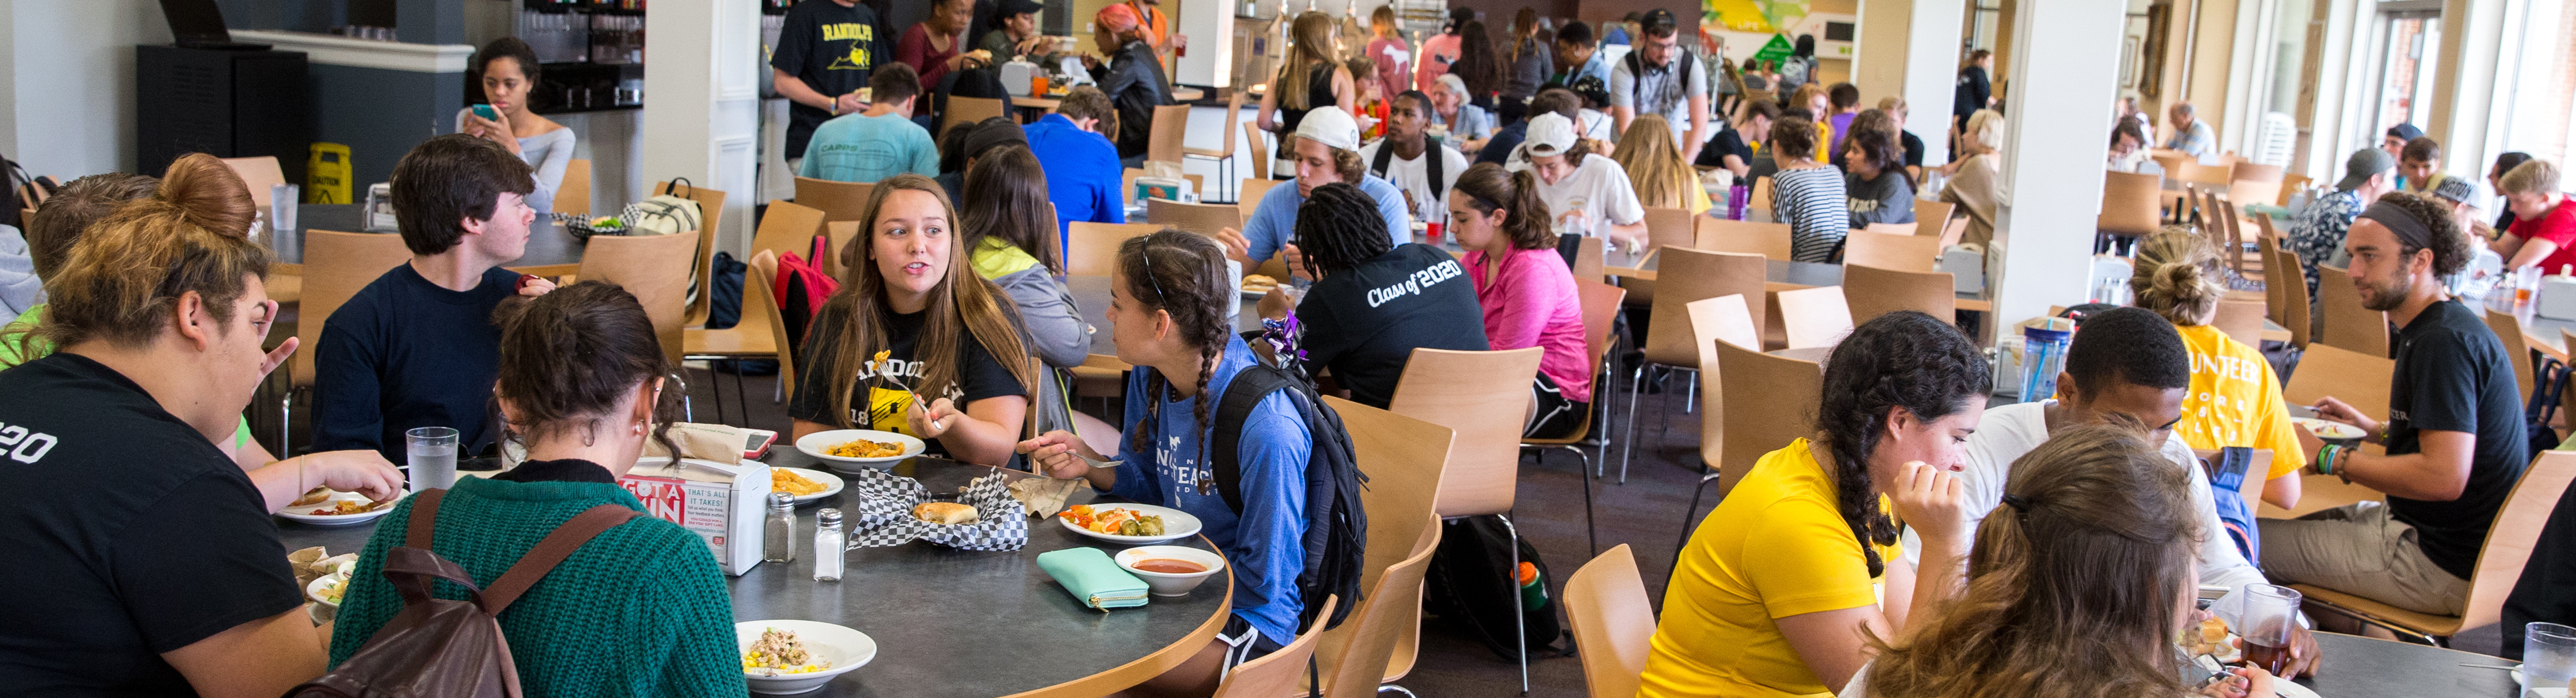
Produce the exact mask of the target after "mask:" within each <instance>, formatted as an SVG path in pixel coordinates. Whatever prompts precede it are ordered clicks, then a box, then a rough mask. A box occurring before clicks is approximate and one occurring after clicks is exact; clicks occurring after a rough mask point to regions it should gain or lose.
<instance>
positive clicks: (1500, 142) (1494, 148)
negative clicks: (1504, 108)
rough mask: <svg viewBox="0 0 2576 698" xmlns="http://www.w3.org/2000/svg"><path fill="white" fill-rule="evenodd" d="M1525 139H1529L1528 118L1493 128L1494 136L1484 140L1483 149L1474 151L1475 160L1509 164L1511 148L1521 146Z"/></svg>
mask: <svg viewBox="0 0 2576 698" xmlns="http://www.w3.org/2000/svg"><path fill="white" fill-rule="evenodd" d="M1525 140H1529V120H1528V119H1522V120H1520V121H1514V122H1512V123H1510V124H1508V125H1505V126H1503V127H1502V128H1498V129H1494V137H1493V138H1489V139H1486V140H1485V149H1484V150H1479V151H1476V162H1490V163H1494V164H1496V165H1505V164H1510V160H1511V157H1512V149H1513V148H1518V147H1521V141H1525Z"/></svg>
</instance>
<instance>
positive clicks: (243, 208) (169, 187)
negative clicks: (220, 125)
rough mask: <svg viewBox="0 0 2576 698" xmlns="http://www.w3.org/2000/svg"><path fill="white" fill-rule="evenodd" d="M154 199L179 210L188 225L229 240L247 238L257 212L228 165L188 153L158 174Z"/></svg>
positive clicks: (244, 184)
mask: <svg viewBox="0 0 2576 698" xmlns="http://www.w3.org/2000/svg"><path fill="white" fill-rule="evenodd" d="M154 196H156V197H158V198H160V199H161V200H162V201H166V202H169V203H170V204H171V205H173V206H177V207H178V208H179V213H180V215H181V216H183V217H185V218H186V219H187V221H188V223H189V224H192V225H195V226H197V227H200V228H205V229H206V230H207V231H208V232H212V233H214V234H217V235H224V236H229V237H248V236H249V235H250V226H251V219H252V217H253V215H254V214H255V212H256V211H257V210H258V209H257V207H256V205H255V204H253V203H252V199H251V195H250V185H249V184H247V183H244V182H243V181H242V178H241V175H240V174H238V173H235V172H233V168H232V166H230V165H226V164H224V161H222V160H218V159H216V158H215V156H212V155H207V154H205V153H189V154H187V155H184V156H180V158H179V159H178V160H176V161H173V162H171V163H170V168H169V169H168V170H165V171H163V172H162V173H161V189H160V191H158V192H157V193H155V194H154Z"/></svg>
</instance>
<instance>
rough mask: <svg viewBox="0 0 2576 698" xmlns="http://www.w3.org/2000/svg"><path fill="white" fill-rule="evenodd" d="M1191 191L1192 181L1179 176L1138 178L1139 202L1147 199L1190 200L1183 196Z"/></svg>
mask: <svg viewBox="0 0 2576 698" xmlns="http://www.w3.org/2000/svg"><path fill="white" fill-rule="evenodd" d="M1189 191H1190V181H1189V180H1186V179H1180V178H1177V177H1137V178H1136V191H1135V194H1136V196H1135V198H1136V201H1137V202H1138V203H1143V202H1144V201H1145V200H1146V199H1170V200H1172V201H1188V199H1185V198H1182V195H1183V194H1186V193H1188V192H1189Z"/></svg>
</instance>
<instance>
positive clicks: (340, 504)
mask: <svg viewBox="0 0 2576 698" xmlns="http://www.w3.org/2000/svg"><path fill="white" fill-rule="evenodd" d="M374 508H376V507H375V505H374V504H371V503H368V502H362V501H358V500H354V499H343V500H340V501H336V502H332V503H331V508H329V509H315V510H312V511H308V512H305V513H306V514H310V515H313V516H348V515H350V514H364V513H367V511H368V510H370V509H374Z"/></svg>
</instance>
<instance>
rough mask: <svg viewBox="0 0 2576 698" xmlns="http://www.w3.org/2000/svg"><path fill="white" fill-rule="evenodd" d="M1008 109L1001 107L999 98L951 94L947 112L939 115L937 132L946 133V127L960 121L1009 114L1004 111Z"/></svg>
mask: <svg viewBox="0 0 2576 698" xmlns="http://www.w3.org/2000/svg"><path fill="white" fill-rule="evenodd" d="M925 103H927V100H925ZM1008 111H1009V110H1007V109H1004V108H1002V100H1000V99H996V98H990V97H956V96H951V97H949V98H948V112H947V113H945V114H941V115H939V133H947V132H948V127H951V126H955V125H958V124H961V123H962V124H972V123H976V122H980V121H983V120H985V119H990V118H993V117H997V116H1010V114H1008V113H1006V112H1008ZM932 135H934V136H935V135H938V134H932Z"/></svg>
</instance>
